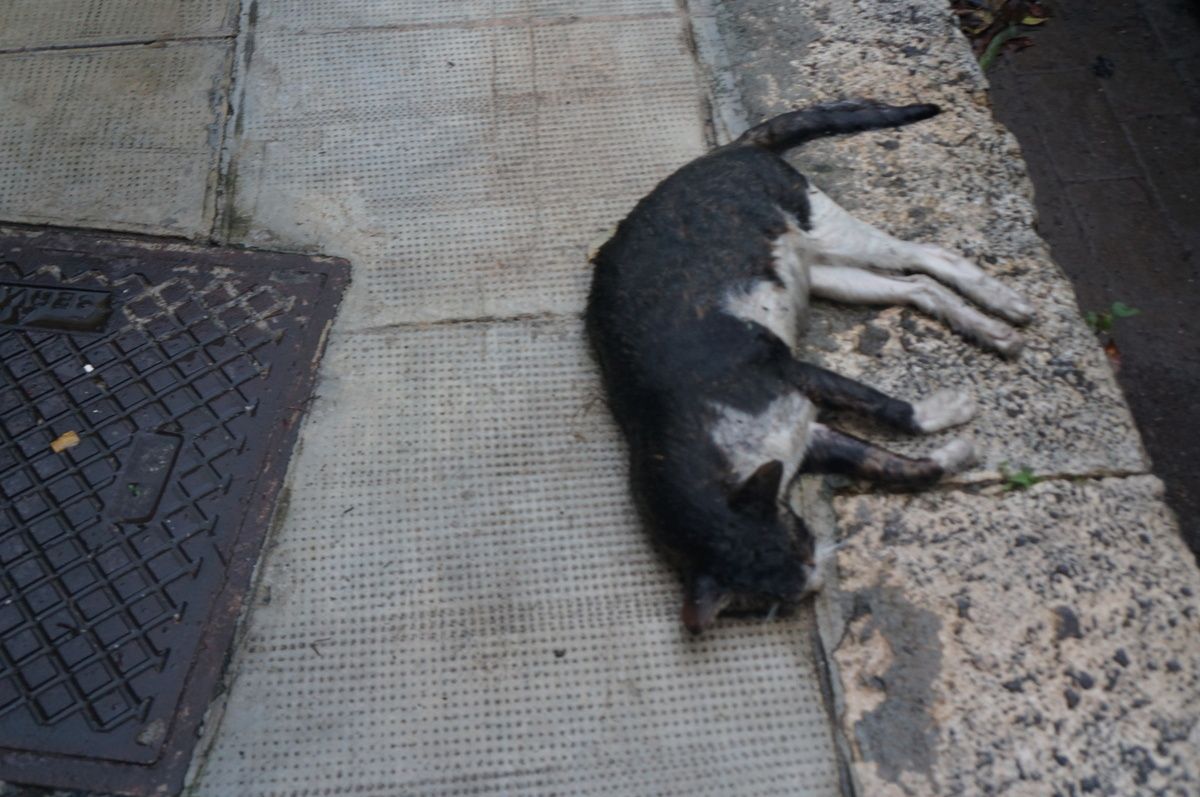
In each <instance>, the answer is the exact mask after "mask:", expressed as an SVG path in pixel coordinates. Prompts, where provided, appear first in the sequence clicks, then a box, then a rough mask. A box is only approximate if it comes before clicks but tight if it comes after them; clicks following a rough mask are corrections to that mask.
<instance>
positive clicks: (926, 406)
mask: <svg viewBox="0 0 1200 797" xmlns="http://www.w3.org/2000/svg"><path fill="white" fill-rule="evenodd" d="M978 411H979V407H978V406H977V405H976V404H975V399H974V398H972V397H971V394H969V393H964V392H963V391H961V390H950V389H946V390H939V391H937V392H936V393H934V394H933V395H931V396H927V397H925V398H923V399H921V400H920V401H918V402H917V403H915V404H913V421H914V422H915V424H916V426H917V428H918V429H919V430H920V431H922V432H926V433H929V432H940V431H941V430H943V429H949V428H950V427H951V426H958V425H960V424H964V423H966V422H967V421H969V420H971V419H972V418H974V417H975V413H977V412H978Z"/></svg>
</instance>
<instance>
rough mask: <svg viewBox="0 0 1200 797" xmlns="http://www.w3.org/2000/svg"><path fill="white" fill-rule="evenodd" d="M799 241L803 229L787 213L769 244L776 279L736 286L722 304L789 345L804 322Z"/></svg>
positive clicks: (805, 284)
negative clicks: (783, 226) (781, 230)
mask: <svg viewBox="0 0 1200 797" xmlns="http://www.w3.org/2000/svg"><path fill="white" fill-rule="evenodd" d="M803 244H804V232H803V231H802V230H801V229H800V225H799V224H797V223H796V220H795V219H794V218H792V217H790V216H789V217H788V218H787V231H786V232H785V233H784V234H783V235H781V236H779V237H778V238H776V239H775V241H774V242H773V243H772V245H771V261H772V263H773V265H774V267H775V274H776V276H777V277H778V278H779V282H774V281H772V280H766V279H762V280H758V281H756V282H754V283H753V284H752V285H750V286H742V287H739V288H736V289H734V290H733V291H731V292H730V293H729V294H728V295H727V296H726V297H725V301H724V305H723V307H722V309H723V310H724V311H725V312H727V313H729V314H730V315H732V316H735V317H737V318H741V319H743V320H746V321H753V322H755V323H756V324H761V325H762V326H764V327H766V328H767V329H769V330H771V331H772V332H774V333H775V335H776V336H778V337H779V339H780V340H782V341H783V342H784V343H786V344H787V345H788V346H789V347H790V348H792V349H795V348H796V347H797V345H798V344H799V342H800V333H801V331H802V330H803V329H804V327H805V325H806V324H807V322H808V296H809V273H808V263H806V262H805V261H804V256H803V253H804V245H803ZM781 283H782V284H781Z"/></svg>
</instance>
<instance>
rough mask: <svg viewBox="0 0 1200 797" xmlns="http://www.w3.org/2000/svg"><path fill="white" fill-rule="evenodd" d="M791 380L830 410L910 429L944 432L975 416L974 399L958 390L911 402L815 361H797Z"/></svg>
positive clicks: (789, 372) (789, 367)
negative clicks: (849, 412) (848, 411)
mask: <svg viewBox="0 0 1200 797" xmlns="http://www.w3.org/2000/svg"><path fill="white" fill-rule="evenodd" d="M786 378H787V381H788V382H789V383H790V384H791V385H793V386H794V387H796V388H797V389H798V390H800V392H802V393H804V395H806V396H807V397H808V398H809V399H811V400H812V401H813V402H814V403H816V404H818V405H820V406H822V407H827V408H829V409H838V410H850V411H851V412H856V413H859V414H861V415H866V416H868V417H870V418H874V419H875V420H878V421H881V422H883V423H885V424H887V425H888V426H892V427H894V428H896V429H901V430H903V431H906V432H921V433H928V432H940V431H941V430H943V429H948V428H950V427H951V426H958V425H959V424H963V423H966V422H967V421H969V420H971V419H972V418H974V417H975V413H976V410H977V408H976V405H975V401H974V399H972V398H971V396H970V395H969V394H967V393H962V392H960V391H957V390H939V391H938V392H936V393H934V394H932V395H930V396H927V397H926V398H924V399H922V400H920V401H917V402H908V401H904V400H902V399H897V398H892V397H891V396H889V395H887V394H885V393H882V392H880V391H878V390H876V389H875V388H873V387H868V386H867V385H864V384H862V383H861V382H856V381H855V380H853V379H850V378H849V377H845V376H842V375H841V374H838V373H834V372H833V371H829V370H827V369H825V368H821V367H820V366H817V365H813V364H811V363H806V362H800V361H799V360H793V361H791V362H790V363H788V365H787V374H786Z"/></svg>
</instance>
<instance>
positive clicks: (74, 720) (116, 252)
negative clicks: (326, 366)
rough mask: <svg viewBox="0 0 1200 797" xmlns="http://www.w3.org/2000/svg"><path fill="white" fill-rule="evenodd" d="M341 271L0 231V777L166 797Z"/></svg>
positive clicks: (300, 261) (231, 253)
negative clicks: (158, 794)
mask: <svg viewBox="0 0 1200 797" xmlns="http://www.w3.org/2000/svg"><path fill="white" fill-rule="evenodd" d="M347 275H348V267H347V264H346V263H345V262H343V261H336V260H330V259H325V258H311V257H303V256H299V255H277V254H264V253H252V252H245V251H240V250H222V249H200V248H195V247H188V246H182V245H179V244H177V243H167V242H162V241H150V242H146V241H135V240H132V239H122V238H116V237H107V236H85V235H76V234H64V233H56V232H38V231H30V230H14V229H0V780H9V781H15V782H19V783H35V784H41V785H54V786H66V787H75V788H79V787H82V788H88V789H95V790H103V791H120V792H128V793H135V794H147V793H160V792H164V791H175V790H177V789H178V788H179V786H180V785H181V783H182V779H183V775H184V772H185V770H186V767H187V764H188V759H189V758H190V755H191V751H192V747H193V745H194V743H195V741H196V732H197V729H198V725H199V723H200V721H201V720H202V718H203V714H204V711H205V708H206V707H207V704H208V701H209V699H210V698H211V696H212V692H213V688H214V686H215V684H216V680H217V677H218V676H219V674H220V669H221V666H222V664H223V662H224V658H225V655H226V650H227V648H228V646H229V643H230V641H231V638H232V634H233V630H234V624H235V622H236V620H237V616H238V613H239V611H240V609H241V606H242V598H243V597H244V593H245V591H246V589H247V587H248V585H249V581H250V574H251V571H252V570H253V567H254V564H255V560H256V558H257V555H258V551H259V548H260V545H261V543H262V540H263V537H264V534H265V532H266V527H267V524H268V522H269V519H270V513H271V509H272V506H273V502H274V499H275V496H276V494H277V492H278V489H279V486H280V482H281V481H282V479H283V477H284V474H285V469H286V466H287V461H288V456H289V454H290V451H291V447H292V443H293V442H294V439H295V434H296V426H297V421H298V420H299V418H300V415H301V412H302V410H303V407H304V404H305V401H306V399H307V396H308V393H309V391H310V389H311V387H312V382H313V378H314V372H315V370H316V364H317V361H318V359H319V356H320V348H321V345H322V342H323V340H324V333H325V331H326V329H327V327H328V325H329V323H330V321H331V319H332V317H333V314H334V311H335V309H336V307H337V304H338V303H339V301H340V300H341V294H342V291H343V289H344V288H345V285H346V281H347Z"/></svg>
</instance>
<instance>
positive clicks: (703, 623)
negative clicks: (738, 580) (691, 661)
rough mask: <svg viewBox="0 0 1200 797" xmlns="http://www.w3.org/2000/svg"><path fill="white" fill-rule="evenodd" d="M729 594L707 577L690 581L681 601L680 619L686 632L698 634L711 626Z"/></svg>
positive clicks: (727, 600)
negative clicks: (685, 627)
mask: <svg viewBox="0 0 1200 797" xmlns="http://www.w3.org/2000/svg"><path fill="white" fill-rule="evenodd" d="M730 597H732V596H731V595H730V593H729V592H728V591H727V590H725V589H724V588H723V587H721V585H719V584H718V583H717V582H716V581H714V580H713V579H712V578H710V577H709V576H698V577H696V578H694V579H692V581H691V583H690V584H689V585H688V588H687V595H686V596H685V597H684V599H683V611H682V612H680V617H681V618H682V620H683V624H684V625H685V626H687V630H689V631H691V632H692V633H693V634H699V633H700V632H702V631H703V630H704V629H705V628H708V627H709V626H710V625H712V623H713V620H716V619H717V615H718V614H720V613H721V610H722V609H724V608H725V606H726V604H728V603H729V599H730Z"/></svg>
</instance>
